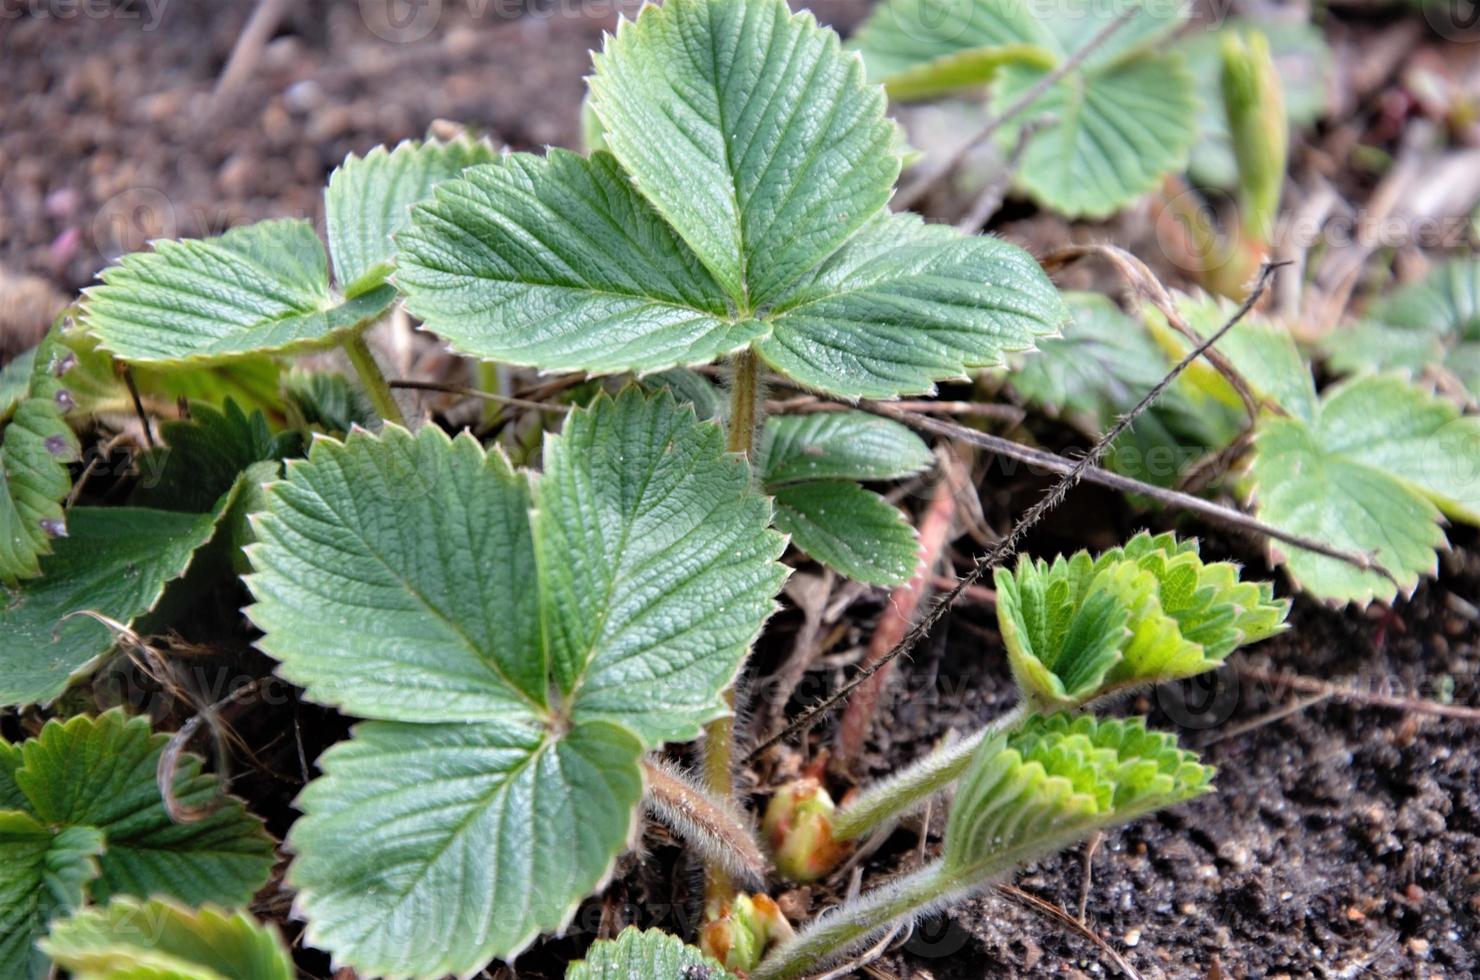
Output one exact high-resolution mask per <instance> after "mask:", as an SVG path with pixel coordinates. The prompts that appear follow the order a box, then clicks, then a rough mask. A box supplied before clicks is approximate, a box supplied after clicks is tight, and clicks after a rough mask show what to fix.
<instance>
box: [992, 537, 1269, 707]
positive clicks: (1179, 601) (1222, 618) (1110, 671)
mask: <svg viewBox="0 0 1480 980" xmlns="http://www.w3.org/2000/svg"><path fill="white" fill-rule="evenodd" d="M996 583H997V620H998V626H999V628H1000V630H1001V632H1002V639H1003V643H1004V645H1005V646H1006V647H1007V655H1008V662H1009V664H1010V665H1011V667H1012V672H1013V676H1014V678H1015V679H1016V680H1017V683H1018V686H1019V687H1021V688H1022V689H1023V691H1024V693H1025V694H1026V695H1027V696H1028V697H1029V698H1030V699H1031V700H1032V701H1033V702H1034V703H1037V704H1041V705H1045V706H1048V707H1051V708H1061V707H1063V708H1075V707H1079V706H1081V705H1083V704H1085V703H1086V702H1088V701H1091V700H1094V699H1095V698H1098V697H1102V696H1104V695H1106V694H1108V693H1111V692H1114V691H1117V690H1120V689H1122V688H1125V687H1127V686H1133V685H1143V684H1156V683H1160V682H1162V681H1168V680H1176V679H1178V678H1182V677H1190V676H1193V675H1194V674H1200V673H1202V672H1204V671H1207V670H1211V669H1213V668H1215V667H1217V666H1218V664H1219V663H1221V662H1222V661H1223V659H1224V658H1226V657H1227V656H1228V655H1229V654H1230V653H1232V652H1233V650H1234V649H1236V648H1237V647H1239V646H1243V645H1245V644H1249V643H1255V642H1257V641H1259V640H1263V639H1266V638H1268V637H1270V636H1273V635H1274V634H1276V633H1278V632H1280V631H1281V630H1283V629H1284V620H1285V616H1286V614H1287V613H1288V612H1289V605H1290V604H1289V602H1288V601H1285V600H1276V599H1275V598H1274V595H1273V590H1272V589H1271V587H1270V585H1269V583H1267V582H1258V583H1255V582H1240V581H1239V577H1238V568H1237V566H1235V565H1233V564H1231V563H1229V562H1204V561H1203V560H1202V559H1201V558H1200V557H1199V556H1198V546H1197V542H1196V541H1195V540H1189V541H1180V542H1179V541H1177V540H1176V539H1175V538H1173V537H1172V536H1171V535H1170V534H1162V535H1157V536H1155V537H1153V536H1151V535H1149V534H1144V533H1143V534H1138V535H1137V536H1136V537H1134V538H1132V539H1131V541H1130V542H1129V543H1127V544H1126V545H1125V546H1124V547H1123V548H1112V549H1111V550H1109V551H1106V552H1104V553H1103V554H1101V555H1100V556H1099V557H1098V558H1095V559H1091V558H1090V556H1089V553H1088V552H1084V551H1081V552H1079V553H1077V554H1075V555H1074V556H1073V557H1072V558H1068V559H1065V558H1063V557H1059V558H1056V559H1055V560H1054V561H1053V562H1052V563H1051V564H1050V563H1048V562H1044V561H1043V560H1041V559H1037V560H1035V559H1032V558H1028V557H1026V556H1024V557H1023V558H1021V559H1019V561H1018V564H1017V567H1016V568H1015V569H1013V570H1011V571H1009V570H1008V569H1005V568H999V569H997V571H996Z"/></svg>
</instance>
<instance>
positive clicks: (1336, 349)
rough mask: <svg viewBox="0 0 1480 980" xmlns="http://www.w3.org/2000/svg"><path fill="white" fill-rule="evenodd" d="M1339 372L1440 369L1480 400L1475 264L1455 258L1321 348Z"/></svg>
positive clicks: (1479, 285)
mask: <svg viewBox="0 0 1480 980" xmlns="http://www.w3.org/2000/svg"><path fill="white" fill-rule="evenodd" d="M1326 353H1327V357H1328V358H1329V359H1330V364H1331V367H1332V368H1334V369H1335V370H1337V371H1341V372H1348V373H1349V372H1356V371H1362V370H1376V371H1382V370H1389V369H1397V368H1401V369H1402V370H1404V371H1408V372H1411V373H1413V374H1418V373H1421V372H1422V371H1423V370H1424V369H1425V368H1429V367H1441V368H1443V369H1444V370H1446V371H1448V372H1450V373H1451V374H1453V375H1454V376H1455V377H1456V378H1458V379H1459V381H1460V383H1461V384H1463V385H1464V386H1465V388H1466V389H1467V390H1468V391H1469V392H1470V396H1471V397H1472V398H1477V399H1480V262H1477V261H1475V260H1473V259H1455V260H1452V261H1450V262H1445V263H1444V264H1442V265H1440V266H1438V267H1437V268H1435V269H1434V270H1433V271H1432V272H1430V273H1429V275H1428V277H1427V278H1426V279H1424V280H1423V281H1422V282H1417V283H1413V284H1411V285H1408V286H1403V287H1400V288H1399V289H1397V290H1395V291H1393V293H1391V294H1390V295H1389V296H1387V297H1385V298H1384V299H1382V300H1379V301H1378V302H1376V303H1374V304H1373V305H1372V307H1371V308H1370V309H1368V311H1367V315H1366V316H1365V317H1363V318H1362V320H1361V322H1360V323H1358V324H1357V326H1356V328H1355V329H1352V330H1343V331H1338V332H1337V333H1335V334H1334V335H1332V337H1331V339H1330V340H1329V341H1328V342H1327V344H1326Z"/></svg>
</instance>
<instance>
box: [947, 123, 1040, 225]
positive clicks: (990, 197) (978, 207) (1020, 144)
mask: <svg viewBox="0 0 1480 980" xmlns="http://www.w3.org/2000/svg"><path fill="white" fill-rule="evenodd" d="M1048 123H1049V118H1048V117H1046V116H1040V117H1039V118H1037V119H1032V120H1029V122H1028V123H1027V125H1025V126H1023V128H1022V129H1020V130H1018V134H1017V142H1015V143H1014V144H1013V146H1012V152H1011V153H1009V154H1008V155H1007V161H1006V162H1005V163H1004V164H1003V166H1002V172H1001V173H999V174H997V175H996V176H994V177H993V178H992V179H991V180H989V181H988V182H987V186H985V187H983V188H982V189H981V192H980V193H978V194H977V195H976V200H975V201H973V202H972V203H971V207H970V208H969V209H967V211H966V217H964V218H962V219H961V220H960V221H958V222H956V230H957V231H960V232H963V233H965V234H967V235H974V234H976V233H977V232H979V231H981V230H982V227H983V226H984V225H986V223H987V222H988V221H990V220H992V215H994V214H996V213H997V210H998V209H999V208H1001V207H1002V200H1003V198H1005V197H1006V196H1007V189H1008V188H1009V187H1011V186H1012V178H1013V177H1015V176H1016V175H1017V172H1018V168H1019V167H1021V166H1022V164H1023V157H1024V155H1026V154H1027V152H1028V144H1029V143H1031V142H1032V141H1033V137H1035V136H1037V135H1038V134H1039V133H1041V132H1042V131H1043V129H1044V127H1045V126H1047V125H1048Z"/></svg>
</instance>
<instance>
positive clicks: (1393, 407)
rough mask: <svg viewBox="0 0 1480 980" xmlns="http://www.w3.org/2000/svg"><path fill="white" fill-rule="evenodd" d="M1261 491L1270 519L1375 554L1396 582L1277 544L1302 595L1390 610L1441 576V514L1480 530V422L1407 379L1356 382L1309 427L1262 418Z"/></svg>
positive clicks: (1328, 399) (1257, 496) (1256, 464)
mask: <svg viewBox="0 0 1480 980" xmlns="http://www.w3.org/2000/svg"><path fill="white" fill-rule="evenodd" d="M1250 483H1251V491H1252V495H1253V497H1254V501H1255V513H1256V514H1257V515H1258V517H1259V518H1260V520H1263V521H1267V522H1268V523H1270V524H1273V525H1274V526H1276V527H1279V528H1281V529H1283V530H1286V531H1290V532H1292V533H1295V534H1299V535H1303V536H1306V537H1310V538H1314V539H1315V540H1318V541H1323V542H1326V543H1327V544H1330V545H1332V546H1334V547H1338V548H1344V549H1347V550H1351V551H1356V552H1358V553H1362V554H1373V555H1375V557H1376V560H1377V563H1378V564H1379V565H1381V566H1382V567H1383V568H1385V569H1387V570H1388V571H1389V572H1391V573H1393V575H1394V577H1395V578H1396V579H1397V584H1396V585H1395V584H1394V583H1393V582H1391V581H1389V580H1387V579H1386V578H1384V577H1383V576H1381V575H1378V574H1377V573H1376V572H1369V571H1363V570H1361V569H1359V568H1356V567H1355V566H1352V565H1350V564H1348V563H1346V562H1343V561H1339V560H1337V559H1334V558H1327V557H1325V556H1324V555H1317V554H1315V553H1313V552H1308V551H1304V550H1302V549H1300V548H1298V547H1295V546H1293V545H1288V546H1287V545H1283V544H1281V545H1279V546H1277V547H1276V546H1274V545H1272V546H1271V549H1272V557H1273V558H1274V560H1276V561H1278V562H1282V563H1284V564H1285V565H1286V570H1287V571H1288V572H1289V574H1290V578H1291V579H1292V580H1293V581H1294V582H1295V583H1296V584H1297V585H1299V586H1300V587H1301V588H1302V589H1305V590H1307V591H1309V592H1310V593H1312V594H1313V595H1316V596H1318V597H1320V598H1323V599H1328V600H1332V601H1335V602H1343V603H1344V602H1354V603H1357V604H1358V605H1366V604H1367V603H1369V602H1371V601H1372V600H1373V599H1377V600H1379V601H1383V602H1387V601H1391V600H1392V598H1393V597H1394V596H1395V595H1396V594H1398V593H1399V592H1400V591H1401V592H1402V593H1403V594H1405V595H1406V594H1409V593H1411V592H1412V591H1413V589H1414V588H1415V587H1416V586H1417V585H1418V580H1419V577H1420V576H1422V575H1425V574H1428V575H1432V574H1434V573H1435V572H1436V571H1437V569H1438V558H1437V556H1436V555H1435V549H1437V548H1440V547H1443V546H1444V545H1445V537H1444V532H1443V530H1442V529H1441V527H1440V519H1441V515H1448V516H1449V517H1451V518H1454V519H1456V520H1462V521H1464V522H1466V523H1469V524H1475V523H1480V418H1477V417H1475V416H1465V415H1461V414H1460V412H1459V409H1458V408H1457V407H1455V406H1454V405H1453V404H1452V403H1450V402H1448V401H1446V400H1444V399H1441V398H1438V397H1436V396H1434V395H1433V394H1431V393H1429V392H1427V391H1425V390H1423V389H1421V388H1418V387H1415V386H1414V385H1412V384H1410V383H1409V382H1407V381H1405V380H1404V379H1403V378H1401V377H1395V376H1392V375H1367V376H1362V377H1358V378H1354V379H1352V380H1350V381H1346V382H1343V383H1341V384H1339V385H1337V386H1335V387H1334V388H1332V389H1330V390H1329V391H1327V392H1325V394H1324V396H1323V397H1322V399H1321V402H1320V405H1319V407H1318V409H1317V410H1316V412H1315V414H1314V416H1313V418H1312V419H1311V420H1310V421H1305V420H1302V419H1298V418H1295V417H1283V416H1276V415H1273V414H1266V415H1265V416H1264V417H1263V418H1261V419H1260V422H1259V425H1258V427H1257V428H1256V430H1255V436H1254V457H1253V462H1252V465H1251V468H1250Z"/></svg>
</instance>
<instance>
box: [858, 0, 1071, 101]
mask: <svg viewBox="0 0 1480 980" xmlns="http://www.w3.org/2000/svg"><path fill="white" fill-rule="evenodd" d="M1050 43H1052V42H1051V39H1050V37H1049V35H1048V32H1047V31H1046V30H1045V28H1044V26H1043V24H1042V22H1041V21H1039V19H1038V18H1036V17H1034V16H1033V14H1032V12H1031V11H1030V10H1029V8H1028V5H1027V4H1023V3H1007V2H972V3H968V4H965V5H964V6H963V7H961V8H960V9H958V10H953V11H950V12H949V13H947V12H946V11H944V10H941V9H939V8H937V7H936V6H935V5H933V4H932V3H930V2H929V0H890V2H888V3H883V4H880V5H879V6H877V7H875V8H874V10H873V13H872V14H871V15H870V16H869V18H868V20H867V21H865V22H864V24H863V26H862V27H860V28H859V29H858V33H857V34H856V35H854V38H853V42H852V44H851V47H854V48H857V49H858V51H859V52H860V53H861V54H862V55H863V61H864V64H865V65H866V66H867V67H868V76H869V79H870V80H872V81H875V82H882V83H883V84H884V85H885V86H886V88H887V87H888V86H889V85H890V84H891V83H892V82H894V81H895V80H896V79H899V78H920V77H927V78H928V77H930V73H931V72H932V71H935V70H937V69H940V70H942V71H943V70H944V67H945V66H946V65H948V64H951V63H956V62H960V61H965V62H966V63H969V60H970V59H971V58H973V57H978V56H981V57H986V56H989V55H990V54H991V53H992V52H994V51H1001V50H1004V49H1014V48H1018V49H1020V48H1023V47H1029V46H1032V47H1042V46H1044V45H1047V44H1050ZM1050 54H1051V55H1052V52H1050ZM1047 67H1050V68H1051V67H1053V64H1052V62H1050V64H1049V65H1048V66H1047ZM987 81H990V75H988V76H987V77H977V76H963V77H961V78H960V82H961V85H962V86H973V85H982V84H984V83H986V82H987ZM891 94H893V93H891ZM897 97H898V96H896V98H897Z"/></svg>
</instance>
